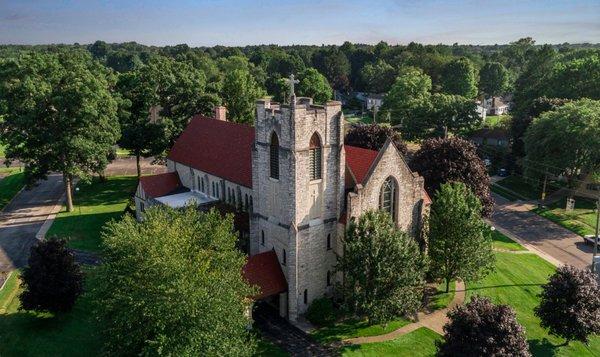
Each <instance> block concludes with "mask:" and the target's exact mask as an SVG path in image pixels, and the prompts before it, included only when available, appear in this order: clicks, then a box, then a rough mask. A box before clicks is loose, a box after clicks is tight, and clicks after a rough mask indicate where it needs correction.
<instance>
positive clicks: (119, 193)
mask: <svg viewBox="0 0 600 357" xmlns="http://www.w3.org/2000/svg"><path fill="white" fill-rule="evenodd" d="M136 185H137V178H136V177H135V176H111V177H108V179H107V181H106V182H101V181H100V180H99V179H98V178H94V179H93V180H92V182H91V184H80V185H79V188H80V190H79V192H77V193H75V195H74V198H73V201H74V205H75V207H74V210H73V212H67V211H66V209H65V208H63V210H62V211H61V212H60V213H59V214H58V215H57V216H56V219H55V221H54V223H53V224H52V227H50V230H49V231H48V234H47V236H48V237H59V238H66V239H68V240H69V246H70V247H71V248H76V249H82V250H88V251H92V252H97V251H99V250H100V243H101V238H100V233H101V231H102V227H103V226H104V225H105V224H106V223H107V222H108V221H110V220H112V219H119V218H120V217H121V215H122V214H123V210H124V209H125V207H126V206H127V204H128V203H129V199H130V198H131V197H132V196H133V192H134V190H135V187H136Z"/></svg>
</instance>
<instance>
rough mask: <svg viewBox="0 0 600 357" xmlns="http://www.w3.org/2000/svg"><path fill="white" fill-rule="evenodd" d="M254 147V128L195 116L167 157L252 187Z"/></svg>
mask: <svg viewBox="0 0 600 357" xmlns="http://www.w3.org/2000/svg"><path fill="white" fill-rule="evenodd" d="M253 144H254V128H253V127H251V126H248V125H243V124H237V123H232V122H229V121H224V120H216V119H211V118H206V117H203V116H200V115H196V116H194V117H193V118H192V120H191V121H190V123H189V124H188V126H187V128H185V130H184V131H183V133H181V136H179V138H178V139H177V141H176V142H175V145H173V148H171V152H170V153H169V156H168V158H169V159H171V160H173V161H175V162H178V163H181V164H184V165H187V166H191V167H193V168H195V169H198V170H201V171H204V172H207V173H209V174H212V175H215V176H218V177H221V178H224V179H226V180H228V181H231V182H235V183H237V184H240V185H242V186H246V187H249V188H250V187H252V145H253Z"/></svg>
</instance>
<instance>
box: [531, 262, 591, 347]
mask: <svg viewBox="0 0 600 357" xmlns="http://www.w3.org/2000/svg"><path fill="white" fill-rule="evenodd" d="M539 296H540V298H541V301H540V305H539V306H538V307H536V308H535V315H536V316H537V317H539V318H540V320H541V325H542V327H544V328H547V329H548V330H549V331H550V333H551V334H553V335H555V336H559V337H562V338H564V339H565V340H566V341H565V345H568V344H569V342H570V341H573V340H575V341H581V342H583V343H588V341H589V336H590V335H592V334H598V333H600V319H598V316H599V315H600V286H599V285H598V281H597V280H596V276H595V275H594V273H592V272H590V271H589V270H587V269H586V270H583V269H577V268H575V267H573V266H570V265H564V266H561V267H558V268H557V269H556V273H554V274H553V275H552V276H551V277H550V280H549V281H548V283H546V284H545V285H543V286H542V292H541V293H540V295H539Z"/></svg>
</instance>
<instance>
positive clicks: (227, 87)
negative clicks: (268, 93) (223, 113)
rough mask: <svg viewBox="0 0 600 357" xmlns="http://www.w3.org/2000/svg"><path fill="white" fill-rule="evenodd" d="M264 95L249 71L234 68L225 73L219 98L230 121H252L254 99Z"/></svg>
mask: <svg viewBox="0 0 600 357" xmlns="http://www.w3.org/2000/svg"><path fill="white" fill-rule="evenodd" d="M264 95H265V93H264V91H263V90H262V88H260V87H259V86H258V84H257V83H256V81H255V80H254V77H252V75H251V74H250V72H248V71H244V70H241V69H236V70H234V71H231V72H228V73H227V74H226V75H225V80H224V81H223V89H222V92H221V98H223V102H224V104H225V105H226V106H227V111H228V113H229V117H230V118H231V120H232V121H235V122H237V123H250V124H251V123H253V120H254V107H255V103H256V100H257V99H259V98H260V97H262V96H264Z"/></svg>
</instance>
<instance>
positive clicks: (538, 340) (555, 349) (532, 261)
mask: <svg viewBox="0 0 600 357" xmlns="http://www.w3.org/2000/svg"><path fill="white" fill-rule="evenodd" d="M554 270H555V268H554V266H553V265H551V264H550V263H548V262H546V261H545V260H543V259H542V258H540V257H538V256H536V255H534V254H512V253H503V252H496V270H495V271H494V272H493V273H491V274H490V275H488V276H487V277H486V278H485V279H482V280H481V281H478V282H468V283H467V301H468V300H469V299H470V298H471V297H472V296H473V295H476V294H477V295H482V296H487V297H489V298H490V299H491V300H492V301H493V302H494V303H496V304H507V305H510V306H512V308H513V309H514V310H515V312H516V314H517V320H518V321H519V323H521V324H522V325H523V326H524V327H525V331H526V334H527V340H528V342H529V347H530V349H531V352H532V354H533V355H534V356H598V355H600V337H593V338H592V339H591V340H590V345H589V346H585V345H583V344H582V343H579V342H572V343H571V344H570V345H569V346H559V345H560V344H562V343H563V342H564V340H563V339H561V338H557V337H554V336H550V335H549V334H548V333H547V331H546V330H545V329H543V328H542V327H541V326H540V320H539V319H538V318H537V317H535V315H534V314H533V309H534V308H535V307H536V306H537V305H539V302H540V300H539V297H538V294H539V293H540V292H541V285H542V284H545V283H546V282H547V280H548V277H549V276H550V275H551V274H552V273H554Z"/></svg>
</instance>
